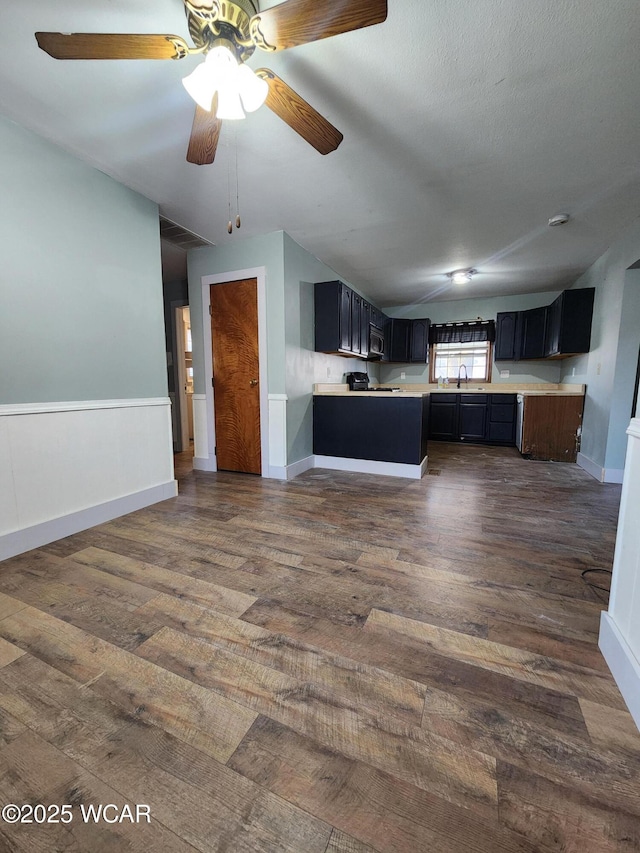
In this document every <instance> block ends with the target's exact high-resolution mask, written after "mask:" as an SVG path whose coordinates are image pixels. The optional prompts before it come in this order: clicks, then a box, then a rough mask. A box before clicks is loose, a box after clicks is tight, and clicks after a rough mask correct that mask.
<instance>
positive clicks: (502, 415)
mask: <svg viewBox="0 0 640 853" xmlns="http://www.w3.org/2000/svg"><path fill="white" fill-rule="evenodd" d="M487 441H491V442H495V443H496V444H515V441H516V395H515V394H491V395H490V396H489V414H488V418H487Z"/></svg>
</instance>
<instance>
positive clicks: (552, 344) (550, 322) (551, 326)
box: [544, 294, 563, 357]
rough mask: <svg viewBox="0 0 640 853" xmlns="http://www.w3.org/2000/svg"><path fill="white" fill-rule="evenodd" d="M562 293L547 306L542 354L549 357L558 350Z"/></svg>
mask: <svg viewBox="0 0 640 853" xmlns="http://www.w3.org/2000/svg"><path fill="white" fill-rule="evenodd" d="M562 302H563V294H560V296H558V298H557V299H556V300H555V302H552V303H551V305H549V307H548V308H547V323H546V329H545V341H544V354H545V356H547V357H549V356H552V355H557V354H558V353H559V352H560V322H561V319H562Z"/></svg>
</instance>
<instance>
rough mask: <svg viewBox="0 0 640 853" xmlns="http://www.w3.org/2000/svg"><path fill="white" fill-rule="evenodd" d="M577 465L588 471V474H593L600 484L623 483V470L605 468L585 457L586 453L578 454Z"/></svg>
mask: <svg viewBox="0 0 640 853" xmlns="http://www.w3.org/2000/svg"><path fill="white" fill-rule="evenodd" d="M576 463H577V464H578V465H579V466H580V468H582V469H583V470H584V471H586V472H587V474H591V476H592V477H593V478H594V479H595V480H597V481H598V482H599V483H618V484H619V483H622V478H623V476H624V470H623V469H622V468H603V467H602V466H601V465H598V464H597V463H596V462H594V461H593V459H589V457H588V456H585V455H584V453H578V458H577V459H576Z"/></svg>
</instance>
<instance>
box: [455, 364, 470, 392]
mask: <svg viewBox="0 0 640 853" xmlns="http://www.w3.org/2000/svg"><path fill="white" fill-rule="evenodd" d="M463 367H464V381H465V382H466V384H467V385H468V384H469V375H468V374H467V365H466V364H461V365H460V367H459V368H458V384H457V386H456V387H457V388H459V387H460V371H461V370H462V368H463Z"/></svg>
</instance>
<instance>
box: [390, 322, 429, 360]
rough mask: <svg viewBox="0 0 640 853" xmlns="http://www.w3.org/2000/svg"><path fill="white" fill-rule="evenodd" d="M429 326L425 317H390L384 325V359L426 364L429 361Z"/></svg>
mask: <svg viewBox="0 0 640 853" xmlns="http://www.w3.org/2000/svg"><path fill="white" fill-rule="evenodd" d="M429 326H430V321H429V320H428V319H427V318H421V319H419V320H405V319H404V318H401V317H392V318H391V319H389V320H388V321H387V324H386V327H385V349H386V351H387V352H388V354H389V357H388V358H386V359H385V361H390V362H395V363H396V364H427V362H428V361H429Z"/></svg>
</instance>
